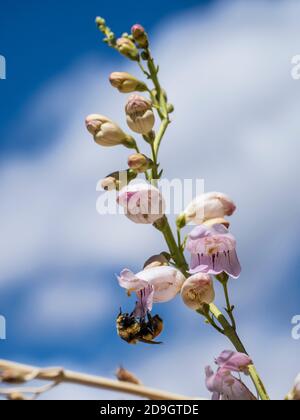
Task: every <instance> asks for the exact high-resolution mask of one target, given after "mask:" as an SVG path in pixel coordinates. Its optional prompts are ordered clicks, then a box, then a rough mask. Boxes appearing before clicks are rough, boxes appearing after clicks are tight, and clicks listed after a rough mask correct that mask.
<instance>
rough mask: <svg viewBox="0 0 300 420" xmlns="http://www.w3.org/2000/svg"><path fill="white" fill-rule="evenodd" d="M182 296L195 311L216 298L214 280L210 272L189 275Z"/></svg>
mask: <svg viewBox="0 0 300 420" xmlns="http://www.w3.org/2000/svg"><path fill="white" fill-rule="evenodd" d="M181 297H182V300H183V302H184V303H185V304H186V305H187V306H188V307H189V308H190V309H193V310H195V311H197V310H198V309H201V308H202V306H203V305H204V304H210V303H212V302H213V301H214V299H215V291H214V287H213V282H212V279H211V277H210V275H208V274H203V273H197V274H194V275H193V276H191V277H189V278H188V279H187V280H186V281H185V283H184V284H183V286H182V289H181Z"/></svg>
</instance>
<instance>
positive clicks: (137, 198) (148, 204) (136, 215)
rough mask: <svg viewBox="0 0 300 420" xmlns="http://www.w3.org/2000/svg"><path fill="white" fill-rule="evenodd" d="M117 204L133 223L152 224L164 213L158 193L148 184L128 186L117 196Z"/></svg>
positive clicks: (163, 206) (162, 201)
mask: <svg viewBox="0 0 300 420" xmlns="http://www.w3.org/2000/svg"><path fill="white" fill-rule="evenodd" d="M117 202H118V204H119V205H120V206H122V207H124V209H125V215H126V216H127V217H128V218H129V219H130V220H131V221H133V222H134V223H141V224H153V223H155V222H156V221H157V220H159V219H161V217H162V216H163V215H164V213H165V201H164V199H163V197H162V194H161V193H160V191H159V190H158V189H157V188H155V187H153V186H152V185H149V184H144V183H140V184H129V185H127V186H126V187H124V188H123V189H122V190H121V191H120V192H119V194H118V197H117Z"/></svg>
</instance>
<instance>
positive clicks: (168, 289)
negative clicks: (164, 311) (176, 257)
mask: <svg viewBox="0 0 300 420" xmlns="http://www.w3.org/2000/svg"><path fill="white" fill-rule="evenodd" d="M118 281H119V285H120V286H121V287H123V288H124V289H126V290H128V292H129V293H130V292H135V293H137V296H138V303H137V307H136V311H138V313H141V312H145V311H146V313H147V311H151V309H152V304H153V303H164V302H168V301H170V300H172V299H174V298H175V296H176V295H177V294H178V293H179V292H180V290H181V287H182V285H183V283H184V281H185V277H184V275H183V274H182V273H181V272H180V271H179V270H177V269H176V268H174V267H170V266H161V267H153V268H148V269H146V270H143V271H141V272H139V273H137V274H134V273H133V272H132V271H130V270H128V269H125V270H123V271H122V272H121V274H120V276H119V277H118ZM141 308H142V309H141Z"/></svg>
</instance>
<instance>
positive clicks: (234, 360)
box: [216, 350, 253, 373]
mask: <svg viewBox="0 0 300 420" xmlns="http://www.w3.org/2000/svg"><path fill="white" fill-rule="evenodd" d="M216 364H217V365H218V366H219V367H220V368H222V369H227V370H230V371H232V372H244V373H248V367H249V365H252V364H253V362H252V360H251V359H250V357H249V356H248V355H247V354H244V353H237V352H235V351H232V350H224V351H223V352H222V353H221V354H220V356H219V357H218V358H217V359H216Z"/></svg>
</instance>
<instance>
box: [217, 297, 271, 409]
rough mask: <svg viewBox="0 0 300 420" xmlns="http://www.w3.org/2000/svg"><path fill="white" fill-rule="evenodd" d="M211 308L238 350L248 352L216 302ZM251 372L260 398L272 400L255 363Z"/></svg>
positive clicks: (250, 369) (250, 367)
mask: <svg viewBox="0 0 300 420" xmlns="http://www.w3.org/2000/svg"><path fill="white" fill-rule="evenodd" d="M209 308H210V312H211V313H212V314H213V315H214V317H215V318H216V319H217V320H218V321H219V323H220V324H221V325H222V327H223V328H224V334H225V335H226V337H227V338H228V339H229V340H230V341H231V343H232V344H233V345H234V347H235V348H236V350H237V351H238V352H240V353H244V354H248V353H247V351H246V349H245V347H244V345H243V343H242V342H241V340H240V338H239V336H238V334H237V332H236V331H235V330H234V329H233V328H232V326H231V325H230V324H229V322H228V321H227V319H226V318H225V316H224V315H223V314H222V312H221V311H220V310H219V309H218V308H217V306H216V305H214V304H211V305H209ZM249 374H250V376H251V379H252V382H253V383H254V385H255V388H256V390H257V392H258V394H259V396H260V398H261V399H262V400H263V401H268V400H270V397H269V395H268V393H267V391H266V389H265V386H264V384H263V382H262V380H261V379H260V377H259V375H258V373H257V370H256V368H255V366H254V365H251V366H249Z"/></svg>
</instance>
